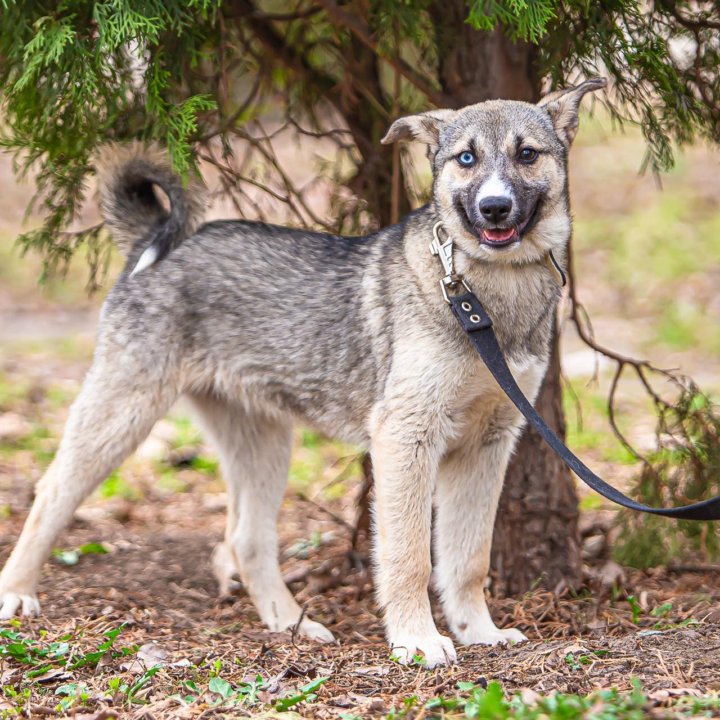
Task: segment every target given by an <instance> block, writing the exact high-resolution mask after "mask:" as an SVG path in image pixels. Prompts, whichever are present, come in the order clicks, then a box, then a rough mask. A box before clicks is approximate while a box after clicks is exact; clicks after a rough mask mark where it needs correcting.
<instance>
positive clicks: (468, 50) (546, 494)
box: [432, 0, 581, 595]
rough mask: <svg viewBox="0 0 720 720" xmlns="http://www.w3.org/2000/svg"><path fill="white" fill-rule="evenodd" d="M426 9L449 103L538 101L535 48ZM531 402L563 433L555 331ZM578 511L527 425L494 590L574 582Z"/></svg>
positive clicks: (556, 464)
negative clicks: (430, 15) (542, 377)
mask: <svg viewBox="0 0 720 720" xmlns="http://www.w3.org/2000/svg"><path fill="white" fill-rule="evenodd" d="M432 7H433V9H434V18H433V20H434V23H435V27H436V32H437V39H438V53H439V77H440V82H441V84H442V90H443V92H444V94H445V95H446V96H448V98H450V99H451V102H452V105H453V106H454V107H462V106H463V105H468V104H471V103H476V102H481V101H483V100H490V99H493V98H506V99H509V100H525V101H528V102H536V101H537V100H538V98H539V94H540V85H539V80H538V78H537V74H536V72H535V58H536V50H535V48H533V47H532V46H531V45H529V44H528V43H525V42H518V43H512V42H511V41H510V40H509V39H508V38H506V37H505V36H504V35H503V34H502V33H501V32H500V31H499V30H495V31H494V32H492V33H482V32H478V31H477V30H473V29H472V28H471V27H470V26H469V25H468V24H467V23H465V22H464V20H465V18H466V17H467V3H466V2H464V0H445V1H444V2H443V3H442V7H439V3H437V4H433V6H432ZM536 407H537V409H538V411H539V412H540V414H541V415H542V416H543V417H544V418H545V420H546V422H547V423H548V425H550V427H551V428H552V429H553V430H554V431H555V432H556V433H557V434H558V435H559V436H560V437H564V436H565V420H564V416H563V409H562V394H561V384H560V357H559V339H558V337H557V335H556V336H555V337H554V339H553V347H552V357H551V361H550V364H549V367H548V371H547V375H546V376H545V380H544V382H543V385H542V388H541V390H540V394H539V396H538V400H537V403H536ZM578 516H579V509H578V500H577V494H576V492H575V486H574V483H573V479H572V476H571V474H570V471H569V470H568V469H567V468H566V467H565V465H564V464H563V463H562V461H561V460H560V459H559V458H558V457H557V455H555V453H554V452H553V451H552V450H551V449H550V448H549V447H548V445H546V444H545V442H544V441H543V440H542V439H541V438H540V436H539V435H538V434H537V433H536V432H535V431H534V430H526V431H525V432H524V433H523V436H522V438H521V440H520V442H519V443H518V448H517V451H516V453H515V456H514V458H513V460H512V461H511V463H510V467H509V469H508V473H507V476H506V479H505V486H504V489H503V494H502V497H501V499H500V506H499V508H498V514H497V520H496V523H495V533H494V538H493V549H492V571H491V575H492V578H493V592H494V594H496V595H519V594H522V593H523V592H526V591H528V590H530V589H531V588H533V587H535V586H538V585H540V586H542V587H546V588H549V589H554V588H557V587H558V586H561V585H563V584H564V585H568V586H571V587H572V586H577V585H579V583H580V581H581V561H580V541H579V535H578Z"/></svg>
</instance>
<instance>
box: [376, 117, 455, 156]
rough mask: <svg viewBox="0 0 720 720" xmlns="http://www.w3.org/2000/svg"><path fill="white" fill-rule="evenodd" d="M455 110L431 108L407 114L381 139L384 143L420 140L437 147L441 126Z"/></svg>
mask: <svg viewBox="0 0 720 720" xmlns="http://www.w3.org/2000/svg"><path fill="white" fill-rule="evenodd" d="M455 113H456V111H455V110H429V111H428V112H424V113H420V114H418V115H407V116H405V117H401V118H399V119H398V120H396V121H395V122H394V123H393V124H392V125H391V126H390V129H389V130H388V131H387V134H386V135H385V137H384V138H383V139H382V140H381V141H380V142H381V143H382V144H383V145H389V144H390V143H394V142H397V141H398V140H419V141H420V142H424V143H425V144H426V145H428V146H430V148H431V149H437V146H438V143H439V142H440V128H441V127H442V126H443V124H444V123H446V122H447V121H448V120H450V118H452V117H453V115H455Z"/></svg>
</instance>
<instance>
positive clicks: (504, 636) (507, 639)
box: [457, 625, 527, 645]
mask: <svg viewBox="0 0 720 720" xmlns="http://www.w3.org/2000/svg"><path fill="white" fill-rule="evenodd" d="M457 636H458V640H460V642H461V643H462V644H463V645H516V644H517V643H521V642H525V641H526V640H527V638H526V637H525V636H524V635H523V634H522V633H521V632H520V631H519V630H516V629H515V628H507V629H506V630H500V628H496V627H495V626H494V625H493V626H492V627H490V628H483V629H478V630H476V631H474V632H472V631H471V632H468V631H467V630H466V631H464V632H458V633H457Z"/></svg>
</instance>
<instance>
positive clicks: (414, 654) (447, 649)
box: [390, 632, 457, 669]
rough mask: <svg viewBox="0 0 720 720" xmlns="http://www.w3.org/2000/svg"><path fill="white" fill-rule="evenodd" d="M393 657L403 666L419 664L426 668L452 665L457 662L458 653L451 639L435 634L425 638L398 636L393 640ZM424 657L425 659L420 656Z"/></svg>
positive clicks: (391, 643) (391, 644)
mask: <svg viewBox="0 0 720 720" xmlns="http://www.w3.org/2000/svg"><path fill="white" fill-rule="evenodd" d="M390 647H391V651H392V657H393V658H394V659H395V660H397V662H399V663H400V664H401V665H409V664H410V663H412V662H418V663H419V664H421V665H424V666H425V667H426V668H428V669H430V668H434V667H438V666H439V665H452V664H453V663H454V662H455V661H456V660H457V653H456V652H455V648H454V646H453V644H452V640H450V638H448V637H445V636H444V635H440V633H437V632H436V633H434V634H433V635H428V636H425V637H417V636H402V635H401V636H398V637H397V638H394V639H391V641H390ZM420 655H422V656H423V659H419V658H418V656H420Z"/></svg>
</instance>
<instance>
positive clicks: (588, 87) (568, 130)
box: [538, 77, 607, 148]
mask: <svg viewBox="0 0 720 720" xmlns="http://www.w3.org/2000/svg"><path fill="white" fill-rule="evenodd" d="M606 85H607V80H605V78H601V77H595V78H590V79H589V80H586V81H585V82H584V83H580V85H576V86H575V87H571V88H566V89H564V90H557V91H556V92H552V93H550V94H549V95H546V96H545V97H544V98H543V99H542V100H541V101H540V102H539V103H538V105H539V106H540V107H544V108H545V109H546V110H547V111H548V113H549V115H550V119H551V120H552V123H553V125H554V126H555V132H556V133H557V134H558V137H559V138H560V140H561V141H562V143H563V145H565V147H566V148H569V147H570V144H571V143H572V141H573V140H574V139H575V135H576V134H577V129H578V108H579V107H580V101H581V100H582V99H583V96H584V95H585V93H589V92H594V91H595V90H600V89H601V88H604V87H605V86H606Z"/></svg>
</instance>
